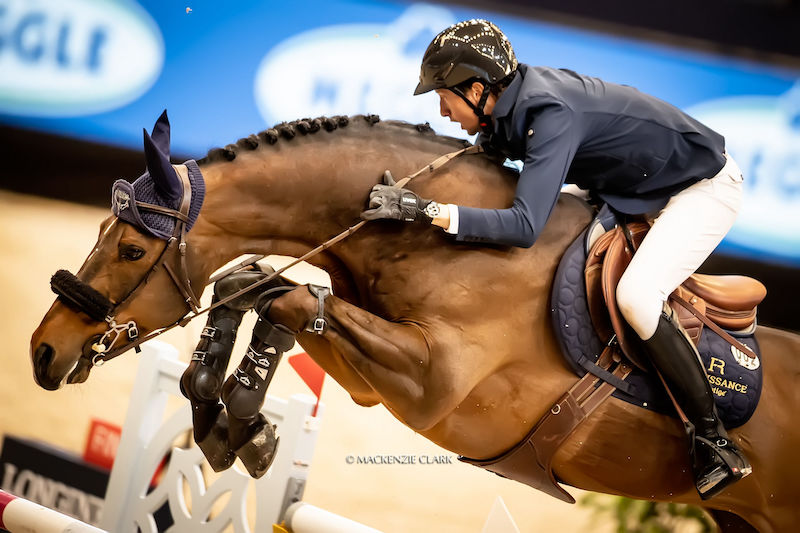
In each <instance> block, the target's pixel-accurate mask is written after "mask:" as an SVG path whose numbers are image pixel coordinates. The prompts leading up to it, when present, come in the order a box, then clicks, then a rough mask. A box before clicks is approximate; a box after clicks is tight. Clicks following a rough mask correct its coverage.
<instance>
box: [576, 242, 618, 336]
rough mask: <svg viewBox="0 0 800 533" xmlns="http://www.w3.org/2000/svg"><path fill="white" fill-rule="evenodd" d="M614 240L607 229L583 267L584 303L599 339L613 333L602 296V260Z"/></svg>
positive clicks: (595, 244)
mask: <svg viewBox="0 0 800 533" xmlns="http://www.w3.org/2000/svg"><path fill="white" fill-rule="evenodd" d="M613 240H614V232H613V231H609V232H606V233H605V234H603V235H602V236H601V237H600V238H599V239H597V240H596V241H595V243H594V245H593V246H592V248H591V250H590V251H589V255H588V258H587V259H586V267H585V269H584V272H583V274H584V283H585V285H586V304H587V307H588V308H589V317H590V318H591V320H592V325H593V326H594V329H595V331H596V332H597V334H598V335H599V336H600V338H601V339H604V341H607V340H608V339H610V338H611V336H612V335H613V334H614V327H613V326H612V325H611V321H610V320H609V316H608V310H607V309H606V303H605V299H604V297H603V280H602V273H603V260H604V259H605V255H606V252H607V251H608V247H609V246H610V245H611V242H612V241H613Z"/></svg>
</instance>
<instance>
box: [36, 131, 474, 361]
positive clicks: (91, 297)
mask: <svg viewBox="0 0 800 533" xmlns="http://www.w3.org/2000/svg"><path fill="white" fill-rule="evenodd" d="M483 151H484V150H483V148H482V147H481V146H478V145H473V146H468V147H466V148H463V149H461V150H457V151H455V152H450V153H448V154H445V155H443V156H441V157H439V158H437V159H436V160H434V161H432V162H431V163H429V164H428V165H425V166H424V167H422V168H421V169H419V170H418V171H416V172H415V173H413V174H410V175H408V176H406V177H405V178H403V179H401V180H400V181H398V182H397V183H396V184H395V187H398V188H400V187H404V186H405V185H406V184H407V183H408V182H409V181H411V180H412V179H414V178H416V177H417V176H419V175H420V174H422V173H425V172H428V173H430V172H434V171H435V170H437V169H438V168H440V167H442V166H443V165H445V164H447V163H448V162H450V161H451V160H453V159H455V158H456V157H458V156H461V155H465V154H479V153H481V152H483ZM175 169H176V171H177V172H178V175H179V176H180V178H181V183H182V184H183V199H182V200H181V206H180V208H179V209H178V210H175V209H169V208H166V207H162V206H159V205H154V204H149V203H145V202H140V201H136V206H137V208H138V209H140V210H145V211H151V212H156V213H159V214H162V215H167V216H170V217H172V218H174V219H175V229H174V230H173V232H172V236H171V237H170V239H169V240H168V241H167V245H166V246H165V247H164V249H163V250H162V251H161V254H160V255H159V257H158V259H157V260H156V262H155V263H154V264H153V266H152V267H151V268H150V270H149V271H148V272H147V273H146V274H145V275H144V276H142V278H141V279H140V280H139V282H138V283H137V284H136V286H135V287H134V288H133V289H132V290H131V291H130V292H129V293H128V294H127V295H126V296H125V297H124V298H123V299H122V300H121V301H120V302H119V303H117V304H114V303H113V302H111V301H110V300H109V299H108V298H107V297H105V296H103V295H102V294H100V293H99V292H98V291H97V290H95V289H94V288H92V287H91V286H90V285H89V284H87V283H84V282H82V281H81V280H79V279H78V278H77V277H76V276H74V275H73V274H71V273H70V272H67V271H66V270H59V271H58V272H56V274H55V275H54V276H53V279H52V280H51V286H52V288H53V291H54V292H55V293H56V294H57V295H58V299H59V300H61V301H62V302H64V303H65V304H66V305H67V306H68V307H70V308H72V309H73V310H76V311H80V312H83V313H86V314H87V315H88V316H89V317H90V318H92V319H93V320H95V321H96V322H106V324H108V329H107V330H106V331H105V333H103V335H102V336H101V337H100V339H99V340H98V341H97V342H95V343H93V344H92V350H93V351H94V352H95V354H94V355H93V356H91V364H92V365H94V366H101V365H103V364H104V363H106V362H107V361H110V360H111V359H113V358H115V357H117V356H118V355H121V354H122V353H124V352H126V351H128V350H130V349H131V348H134V349H136V351H137V352H138V351H140V348H139V345H140V344H142V343H143V342H146V341H148V340H150V339H152V338H154V337H157V336H159V335H161V334H163V333H166V332H167V331H169V330H171V329H172V328H174V327H176V326H185V325H186V324H188V323H189V322H190V321H191V320H192V319H194V318H196V317H198V316H200V315H202V314H204V313H207V312H209V311H211V310H213V309H215V308H217V307H219V306H220V305H224V304H226V303H227V302H229V301H232V300H235V299H236V298H238V297H240V296H242V295H244V294H245V293H247V292H249V291H252V290H253V289H255V288H256V287H258V286H261V285H264V284H266V283H269V282H270V281H272V280H273V279H275V278H276V277H278V276H279V275H280V274H282V273H283V272H285V271H286V270H288V269H289V268H291V267H293V266H295V265H297V264H298V263H301V262H303V261H306V260H307V259H309V258H311V257H313V256H315V255H317V254H319V253H320V252H323V251H324V250H326V249H328V248H330V247H331V246H333V245H334V244H336V243H338V242H340V241H342V240H344V239H346V238H347V237H349V236H350V235H352V234H353V233H355V232H356V231H358V230H359V229H361V228H362V227H363V226H364V225H365V224H366V223H367V221H366V220H362V221H360V222H358V223H356V224H354V225H352V226H350V227H349V228H347V229H346V230H344V231H342V232H341V233H339V234H338V235H336V236H335V237H332V238H331V239H329V240H327V241H325V242H324V243H322V244H320V245H319V246H317V247H316V248H314V249H313V250H310V251H308V252H307V253H306V254H304V255H303V256H301V257H299V258H297V259H295V260H294V261H292V262H291V263H289V264H288V265H286V266H284V267H282V268H280V269H278V270H276V271H275V272H273V273H272V274H270V275H268V276H266V277H264V278H262V279H260V280H258V281H256V282H254V283H251V284H250V285H248V286H246V287H244V288H243V289H241V290H239V291H237V292H235V293H233V294H231V295H229V296H227V297H226V298H222V299H220V300H218V301H216V302H215V303H213V304H211V305H209V306H206V307H204V308H203V309H200V301H199V299H198V298H197V296H196V295H195V292H194V290H193V289H192V285H191V282H190V280H189V274H188V269H187V267H186V239H185V237H186V224H187V222H188V221H189V206H190V205H191V197H192V192H191V184H190V183H189V178H188V175H187V173H186V167H185V166H183V165H178V166H176V167H175ZM174 253H178V254H179V261H178V265H179V267H178V268H179V270H178V272H177V273H176V272H175V271H174V269H173V268H172V267H171V266H170V256H171V255H173V254H174ZM263 257H264V256H263V255H254V256H251V257H249V258H247V259H245V260H243V261H242V262H240V263H238V264H236V265H234V266H232V267H230V268H228V269H226V270H224V271H222V272H220V273H218V274H216V275H214V276H213V277H211V278H210V279H209V281H208V283H209V284H210V283H214V282H215V281H218V280H220V279H222V278H224V277H225V276H227V275H229V274H231V273H233V272H236V271H238V270H241V269H243V268H246V267H248V266H249V265H252V264H253V263H255V262H256V261H258V260H260V259H262V258H263ZM162 265H163V266H164V269H165V270H166V271H167V273H168V274H169V276H170V278H171V279H172V281H173V283H174V286H175V287H176V288H177V290H178V292H179V293H180V294H181V296H182V297H183V299H184V302H185V303H186V306H187V307H188V309H189V310H188V311H187V312H186V313H185V314H184V315H183V316H182V317H181V318H179V319H178V320H176V321H175V322H173V323H172V324H169V325H167V326H164V327H163V328H160V329H157V330H154V331H152V332H150V333H149V334H147V335H145V336H144V337H140V336H139V327H138V325H137V324H136V322H135V321H134V320H129V321H128V322H125V323H123V324H118V323H117V320H116V315H117V310H118V309H119V308H120V307H121V306H123V305H124V304H125V303H126V302H127V301H129V300H130V299H132V298H133V296H134V295H135V294H136V293H137V292H138V291H139V289H141V288H142V287H144V286H145V285H146V284H147V281H148V280H149V278H150V276H151V275H152V274H153V273H155V272H156V271H157V270H158V269H159V268H161V266H162ZM123 333H125V334H127V337H128V342H127V343H126V344H124V345H122V346H119V347H117V348H115V349H113V350H112V348H114V345H115V344H116V343H117V341H118V340H119V339H120V337H121V336H122V334H123ZM82 357H87V356H82Z"/></svg>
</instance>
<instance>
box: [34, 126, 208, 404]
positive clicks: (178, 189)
mask: <svg viewBox="0 0 800 533" xmlns="http://www.w3.org/2000/svg"><path fill="white" fill-rule="evenodd" d="M144 143H145V155H146V160H147V170H148V171H147V172H146V173H145V174H144V175H142V176H141V177H140V178H139V179H137V180H136V181H135V182H134V183H133V184H131V183H129V182H127V181H124V180H118V181H117V182H116V183H115V184H114V187H113V190H112V208H113V211H114V216H111V217H109V218H108V219H106V220H105V221H104V222H103V223H102V225H101V228H100V236H99V237H98V240H97V244H96V245H95V247H94V249H93V250H92V252H91V253H90V254H89V257H88V258H87V259H86V261H85V262H84V264H83V265H82V266H81V268H80V270H79V271H78V274H77V276H73V275H72V274H70V273H69V272H67V271H65V270H60V271H58V272H57V273H56V274H55V275H54V276H53V279H52V281H51V284H52V286H53V290H54V291H55V292H56V294H57V295H58V299H57V300H56V302H55V303H54V304H53V305H52V307H51V308H50V310H49V311H48V312H47V314H46V315H45V317H44V319H43V320H42V323H41V324H40V325H39V327H38V328H37V330H36V331H35V332H34V334H33V337H32V339H31V358H32V362H33V371H34V377H35V379H36V381H37V383H38V384H39V385H40V386H42V387H43V388H45V389H48V390H55V389H57V388H59V387H60V386H61V385H62V384H63V383H64V382H68V383H79V382H83V381H85V380H86V379H87V377H88V375H89V371H90V369H91V367H92V366H93V365H95V364H99V363H100V362H101V361H105V360H107V359H109V358H110V357H113V356H115V355H117V354H119V353H121V352H122V351H124V350H126V349H128V348H129V347H130V346H128V343H129V341H134V340H135V339H137V338H141V336H143V335H146V334H147V333H148V332H150V331H153V330H156V329H159V328H162V327H164V326H167V325H169V324H171V323H174V322H176V321H178V320H180V319H181V318H182V317H183V316H184V315H186V314H187V312H188V311H189V310H191V309H193V308H194V309H196V307H195V306H196V305H199V302H198V301H197V296H199V293H196V292H195V291H196V289H193V287H200V288H202V287H203V284H204V282H205V279H203V277H204V276H205V275H206V273H205V272H201V271H199V269H198V267H197V266H196V265H197V263H198V262H197V261H191V260H189V259H191V258H190V257H189V258H187V255H188V256H191V250H188V251H187V245H186V241H185V239H184V236H185V233H186V232H187V231H188V230H189V229H190V228H191V227H192V225H193V224H194V222H195V221H196V220H197V217H198V214H199V212H200V207H201V205H202V203H203V197H204V194H205V186H204V183H203V178H202V175H201V173H200V170H199V168H198V167H197V165H196V164H195V163H194V161H187V162H186V163H185V164H184V165H177V166H174V167H173V166H172V165H171V164H170V162H169V122H168V121H167V117H166V112H165V113H164V114H162V115H161V117H160V118H159V119H158V121H157V122H156V125H155V128H154V129H153V134H152V137H151V136H150V135H148V134H147V132H146V131H145V132H144ZM192 264H194V265H195V267H194V268H192V266H191V265H192Z"/></svg>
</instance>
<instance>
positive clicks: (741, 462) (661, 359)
mask: <svg viewBox="0 0 800 533" xmlns="http://www.w3.org/2000/svg"><path fill="white" fill-rule="evenodd" d="M644 346H645V349H646V351H647V354H648V355H649V357H650V360H651V361H652V363H653V365H654V366H655V367H656V368H657V369H658V371H659V373H660V374H661V375H662V377H663V378H664V380H665V381H666V382H667V385H668V386H669V388H670V390H671V391H672V394H673V396H675V400H676V401H677V402H678V404H679V405H680V406H681V409H682V410H683V412H684V413H685V414H686V417H687V418H688V419H689V422H690V425H689V426H688V427H687V433H688V436H689V439H690V444H689V446H690V451H691V454H692V463H693V464H692V467H693V470H694V476H695V486H696V487H697V492H698V493H700V497H701V498H702V499H703V500H707V499H709V498H712V497H714V496H716V495H717V494H719V493H720V492H722V490H724V489H725V487H727V486H728V485H730V484H731V483H733V482H735V481H737V480H739V479H741V478H743V477H745V476H746V475H748V474H750V472H752V470H753V469H752V467H751V466H750V463H749V462H748V461H747V458H746V457H745V456H744V454H742V452H741V451H739V449H738V448H737V447H736V446H735V445H734V444H733V442H732V441H731V439H730V437H728V434H727V432H726V431H725V428H724V427H723V425H722V421H721V420H720V418H719V415H718V414H717V408H716V406H715V405H714V394H713V392H711V386H710V385H709V383H708V378H707V377H706V373H705V370H704V369H703V364H702V361H701V360H700V355H699V354H698V353H697V350H696V349H695V346H694V344H692V342H691V340H690V339H689V337H688V335H687V334H686V332H685V331H684V330H683V328H682V327H681V326H680V325H679V324H678V322H677V317H675V316H674V315H673V311H672V309H671V308H670V307H669V306H668V305H666V304H665V305H664V310H663V311H662V313H661V317H660V318H659V321H658V327H657V328H656V332H655V334H654V335H653V336H652V337H651V338H649V339H648V340H646V341H644ZM692 425H693V427H692Z"/></svg>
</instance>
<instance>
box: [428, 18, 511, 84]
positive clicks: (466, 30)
mask: <svg viewBox="0 0 800 533" xmlns="http://www.w3.org/2000/svg"><path fill="white" fill-rule="evenodd" d="M516 70H517V58H516V56H515V55H514V49H513V48H512V47H511V43H510V42H509V41H508V39H507V38H506V36H505V35H504V34H503V32H502V31H500V28H498V27H497V26H495V25H494V24H493V23H491V22H489V21H488V20H483V19H472V20H466V21H464V22H459V23H458V24H454V25H452V26H450V27H449V28H446V29H445V30H444V31H442V32H441V33H439V35H437V36H436V37H435V38H434V39H433V41H431V44H430V45H428V49H427V50H425V55H424V56H423V57H422V66H421V67H420V74H419V85H417V88H416V90H414V94H415V95H418V94H422V93H426V92H429V91H432V90H434V89H449V88H451V87H455V86H456V85H458V84H459V83H462V82H465V81H467V80H469V79H471V78H480V79H481V80H483V81H484V82H487V84H488V85H493V84H495V83H497V82H499V81H501V80H503V79H504V78H506V77H508V76H510V75H511V74H513V73H514V72H515V71H516Z"/></svg>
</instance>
